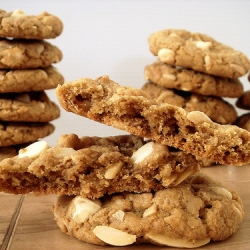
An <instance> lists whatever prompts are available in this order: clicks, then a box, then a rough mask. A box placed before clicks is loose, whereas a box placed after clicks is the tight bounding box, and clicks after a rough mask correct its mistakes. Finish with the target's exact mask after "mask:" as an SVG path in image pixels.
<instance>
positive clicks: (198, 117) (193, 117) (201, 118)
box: [187, 110, 212, 124]
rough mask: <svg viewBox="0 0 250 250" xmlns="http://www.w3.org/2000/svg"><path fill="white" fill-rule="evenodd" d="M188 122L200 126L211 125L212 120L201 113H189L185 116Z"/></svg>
mask: <svg viewBox="0 0 250 250" xmlns="http://www.w3.org/2000/svg"><path fill="white" fill-rule="evenodd" d="M187 118H188V120H190V121H191V122H193V123H194V124H201V123H203V122H207V123H212V120H211V119H210V118H209V117H208V116H207V115H206V114H205V113H203V112H201V111H197V110H196V111H191V112H189V113H188V114H187Z"/></svg>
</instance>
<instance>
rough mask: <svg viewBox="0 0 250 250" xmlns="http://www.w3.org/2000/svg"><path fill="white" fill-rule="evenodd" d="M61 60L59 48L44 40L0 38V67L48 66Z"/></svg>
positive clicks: (26, 67)
mask: <svg viewBox="0 0 250 250" xmlns="http://www.w3.org/2000/svg"><path fill="white" fill-rule="evenodd" d="M61 60H62V52H61V50H60V49H59V48H58V47H56V46H55V45H52V44H51V43H49V42H47V41H45V40H41V41H37V40H10V39H2V40H0V69H28V68H30V69H31V68H39V67H48V66H50V65H51V64H52V63H58V62H59V61H61Z"/></svg>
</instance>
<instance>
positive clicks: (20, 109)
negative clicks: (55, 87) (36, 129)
mask: <svg viewBox="0 0 250 250" xmlns="http://www.w3.org/2000/svg"><path fill="white" fill-rule="evenodd" d="M0 107H1V109H0V120H1V121H14V122H49V121H52V120H55V119H57V118H58V117H59V116H60V109H59V107H58V105H57V104H56V103H54V102H52V101H51V100H50V99H49V98H48V96H47V94H46V93H45V92H44V91H36V92H22V93H0Z"/></svg>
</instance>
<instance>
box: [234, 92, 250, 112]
mask: <svg viewBox="0 0 250 250" xmlns="http://www.w3.org/2000/svg"><path fill="white" fill-rule="evenodd" d="M235 105H236V107H238V108H241V109H246V110H250V90H248V91H245V92H244V93H243V94H242V95H241V96H240V97H239V98H238V99H237V101H236V103H235Z"/></svg>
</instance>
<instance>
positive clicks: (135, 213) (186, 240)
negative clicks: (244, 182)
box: [53, 173, 244, 248]
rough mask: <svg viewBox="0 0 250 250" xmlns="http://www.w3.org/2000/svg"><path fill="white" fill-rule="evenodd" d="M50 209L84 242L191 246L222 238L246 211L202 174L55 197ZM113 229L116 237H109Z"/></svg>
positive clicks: (233, 229)
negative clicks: (154, 186)
mask: <svg viewBox="0 0 250 250" xmlns="http://www.w3.org/2000/svg"><path fill="white" fill-rule="evenodd" d="M53 211H54V216H55V220H56V222H57V224H58V226H59V227H60V229H61V230H62V232H64V233H66V234H68V235H70V236H72V237H75V238H77V239H79V240H82V241H85V242H88V243H93V244H98V245H115V246H122V245H130V244H133V243H153V244H157V245H165V246H174V247H189V248H192V247H198V246H201V245H205V244H207V243H209V242H210V241H221V240H225V239H226V238H228V237H229V236H231V235H232V234H234V233H235V232H236V230H237V229H238V227H239V224H240V222H241V221H242V219H243V216H244V212H243V208H242V202H241V199H240V197H239V196H238V194H237V193H236V192H235V191H230V190H228V189H227V188H225V187H224V186H223V185H222V184H221V183H219V182H217V181H215V180H213V179H211V178H209V177H208V176H206V175H204V174H201V173H198V174H195V175H191V176H189V177H188V178H187V179H186V180H185V181H184V182H183V183H182V184H179V185H178V186H176V187H172V188H167V189H163V190H160V191H156V192H153V193H142V194H133V193H127V192H124V193H120V194H113V195H109V196H104V197H101V198H100V199H97V200H90V199H86V198H82V197H80V196H65V195H64V196H59V197H58V199H57V200H56V202H55V204H54V206H53ZM112 232H115V233H117V238H118V239H116V237H114V236H113V237H108V234H111V235H112ZM118 236H119V237H118Z"/></svg>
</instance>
